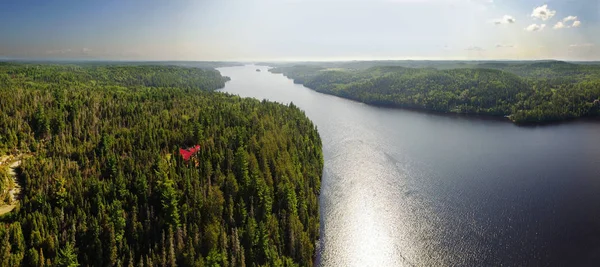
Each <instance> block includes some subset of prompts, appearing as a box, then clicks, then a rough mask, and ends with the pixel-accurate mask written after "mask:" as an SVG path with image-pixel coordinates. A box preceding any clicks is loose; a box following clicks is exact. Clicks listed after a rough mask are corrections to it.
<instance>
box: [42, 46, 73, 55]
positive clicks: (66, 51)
mask: <svg viewBox="0 0 600 267" xmlns="http://www.w3.org/2000/svg"><path fill="white" fill-rule="evenodd" d="M69 52H71V49H70V48H67V49H58V50H48V51H46V54H50V55H57V54H60V55H63V54H66V53H69Z"/></svg>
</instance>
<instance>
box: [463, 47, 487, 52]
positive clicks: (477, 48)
mask: <svg viewBox="0 0 600 267" xmlns="http://www.w3.org/2000/svg"><path fill="white" fill-rule="evenodd" d="M466 50H467V51H479V52H481V51H484V50H485V49H483V48H481V47H479V46H470V47H468V48H467V49H466Z"/></svg>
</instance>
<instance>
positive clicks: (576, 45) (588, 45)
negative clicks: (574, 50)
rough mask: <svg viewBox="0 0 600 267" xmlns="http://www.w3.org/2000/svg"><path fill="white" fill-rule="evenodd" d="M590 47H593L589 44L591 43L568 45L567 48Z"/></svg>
mask: <svg viewBox="0 0 600 267" xmlns="http://www.w3.org/2000/svg"><path fill="white" fill-rule="evenodd" d="M592 46H594V44H591V43H585V44H572V45H569V47H592Z"/></svg>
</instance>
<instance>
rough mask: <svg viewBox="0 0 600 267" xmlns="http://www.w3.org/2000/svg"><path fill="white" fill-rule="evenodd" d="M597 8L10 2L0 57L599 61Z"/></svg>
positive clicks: (590, 3) (448, 1)
mask: <svg viewBox="0 0 600 267" xmlns="http://www.w3.org/2000/svg"><path fill="white" fill-rule="evenodd" d="M598 33H600V0H560V1H559V0H554V1H551V0H548V1H532V0H346V1H342V0H245V1H244V0H231V1H228V0H221V1H186V0H181V1H179V0H170V1H158V0H157V1H137V0H122V1H115V0H104V1H93V0H79V1H61V0H57V1H49V0H39V1H30V0H19V1H2V2H0V38H1V40H0V58H52V59H114V60H349V59H407V58H408V59H563V60H600V34H598Z"/></svg>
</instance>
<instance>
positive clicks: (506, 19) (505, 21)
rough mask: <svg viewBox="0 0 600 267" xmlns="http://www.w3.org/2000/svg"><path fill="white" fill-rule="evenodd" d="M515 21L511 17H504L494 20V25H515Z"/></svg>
mask: <svg viewBox="0 0 600 267" xmlns="http://www.w3.org/2000/svg"><path fill="white" fill-rule="evenodd" d="M515 21H517V20H516V19H515V18H514V17H513V16H509V15H504V17H502V18H501V19H495V20H494V24H496V25H498V24H512V23H515Z"/></svg>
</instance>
